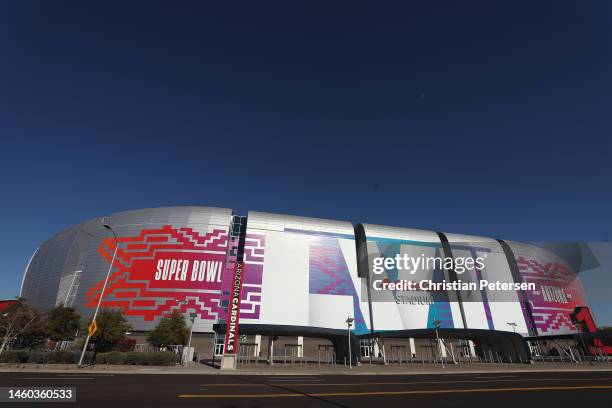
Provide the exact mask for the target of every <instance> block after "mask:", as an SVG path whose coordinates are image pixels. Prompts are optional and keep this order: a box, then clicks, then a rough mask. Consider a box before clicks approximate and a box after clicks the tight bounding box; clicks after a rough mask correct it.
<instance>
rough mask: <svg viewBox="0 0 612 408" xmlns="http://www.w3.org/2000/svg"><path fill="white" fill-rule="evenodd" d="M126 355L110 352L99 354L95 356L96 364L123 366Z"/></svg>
mask: <svg viewBox="0 0 612 408" xmlns="http://www.w3.org/2000/svg"><path fill="white" fill-rule="evenodd" d="M126 354H127V353H122V352H119V351H111V352H110V353H100V354H98V355H97V356H96V363H97V364H125V362H126V360H127V355H126Z"/></svg>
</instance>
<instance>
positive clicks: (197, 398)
mask: <svg viewBox="0 0 612 408" xmlns="http://www.w3.org/2000/svg"><path fill="white" fill-rule="evenodd" d="M8 386H11V387H14V386H38V387H54V386H58V387H59V386H73V387H76V397H77V404H76V406H83V407H105V408H109V407H111V408H119V407H124V406H130V407H141V406H142V407H182V406H185V407H190V406H205V407H230V406H231V407H268V406H269V407H286V406H289V405H290V406H291V407H292V408H297V407H311V406H321V407H323V406H327V407H370V406H376V407H382V406H385V407H387V406H394V405H395V406H398V407H399V406H400V405H401V406H408V405H407V404H410V406H411V407H436V408H438V407H460V406H469V407H470V408H472V407H488V408H492V407H493V408H502V407H513V408H517V407H518V408H525V407H529V406H533V405H535V404H538V405H540V406H543V407H546V408H552V407H569V406H572V407H574V408H576V407H589V408H592V407H604V406H605V407H609V406H610V404H611V403H612V372H539V373H536V372H534V373H516V372H515V373H511V372H510V373H503V372H497V373H487V374H482V373H470V374H439V375H374V376H373V375H330V376H317V375H292V376H289V375H282V376H272V375H191V374H175V375H171V374H89V373H83V374H80V373H74V372H67V373H65V374H63V373H42V372H41V373H24V372H20V373H7V372H3V373H0V387H8ZM37 405H38V404H31V403H30V404H27V406H37ZM3 406H24V404H21V405H19V404H10V403H5V404H4V405H3ZM40 406H63V407H66V406H75V405H72V404H66V403H64V404H56V403H43V404H40Z"/></svg>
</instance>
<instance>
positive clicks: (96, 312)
mask: <svg viewBox="0 0 612 408" xmlns="http://www.w3.org/2000/svg"><path fill="white" fill-rule="evenodd" d="M106 220H107V218H104V219H103V220H102V226H103V227H104V228H106V229H107V230H109V231H110V232H112V233H113V238H115V250H114V251H113V259H111V262H110V265H109V266H108V272H106V279H104V285H103V286H102V292H101V293H100V298H99V299H98V305H97V306H96V311H95V312H94V315H93V319H92V322H95V321H96V317H97V316H98V311H99V310H100V304H101V303H102V298H103V297H104V291H105V290H106V284H107V283H108V278H109V277H110V273H111V271H112V269H113V264H114V263H115V257H116V256H117V248H119V243H118V241H117V235H116V234H115V231H113V228H112V227H111V226H110V224H109V223H108V222H107V221H106ZM90 338H91V335H90V334H89V333H87V338H86V339H85V344H84V345H83V351H82V352H81V358H80V359H79V365H78V367H82V366H83V357H85V350H87V345H88V344H89V339H90Z"/></svg>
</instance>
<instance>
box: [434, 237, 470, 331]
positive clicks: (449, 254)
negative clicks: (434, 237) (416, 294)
mask: <svg viewBox="0 0 612 408" xmlns="http://www.w3.org/2000/svg"><path fill="white" fill-rule="evenodd" d="M436 234H438V238H440V242H441V243H442V252H444V257H445V258H452V259H455V258H454V257H453V251H452V249H451V246H450V243H449V242H448V238H446V235H444V233H442V232H437V233H436ZM448 277H449V279H450V281H451V282H457V280H458V279H457V272H455V268H454V267H453V268H452V269H450V270H449V271H448ZM455 296H457V303H458V304H459V310H460V311H461V321H462V323H463V328H464V329H467V328H468V327H467V321H466V319H465V311H464V310H463V301H462V299H461V292H460V291H458V290H456V291H455Z"/></svg>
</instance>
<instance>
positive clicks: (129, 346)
mask: <svg viewBox="0 0 612 408" xmlns="http://www.w3.org/2000/svg"><path fill="white" fill-rule="evenodd" d="M134 347H136V340H135V339H130V338H129V337H124V338H122V339H120V340H119V341H118V342H117V349H118V350H119V351H133V350H134Z"/></svg>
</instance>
